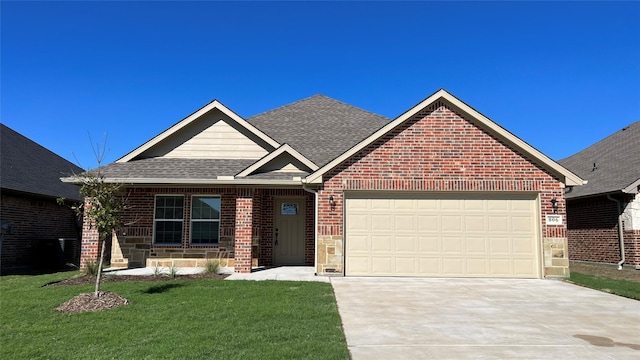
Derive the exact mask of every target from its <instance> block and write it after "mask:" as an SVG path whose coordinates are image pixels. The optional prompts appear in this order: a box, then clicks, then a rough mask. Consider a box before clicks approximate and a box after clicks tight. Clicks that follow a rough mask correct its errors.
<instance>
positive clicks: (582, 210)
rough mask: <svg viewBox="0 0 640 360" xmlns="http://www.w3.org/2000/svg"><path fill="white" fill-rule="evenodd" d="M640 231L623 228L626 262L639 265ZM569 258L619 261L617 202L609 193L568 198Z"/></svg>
mask: <svg viewBox="0 0 640 360" xmlns="http://www.w3.org/2000/svg"><path fill="white" fill-rule="evenodd" d="M639 234H640V231H638V230H626V229H625V230H624V231H623V236H624V243H625V256H626V264H628V265H634V266H635V265H640V236H639ZM567 237H568V242H569V259H570V260H578V261H589V262H598V263H607V264H617V263H618V262H619V261H620V259H621V258H620V255H621V253H620V241H619V239H618V208H617V204H616V203H615V202H613V201H611V200H609V199H607V197H606V196H597V197H591V198H586V199H569V200H568V208H567Z"/></svg>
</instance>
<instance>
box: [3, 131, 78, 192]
mask: <svg viewBox="0 0 640 360" xmlns="http://www.w3.org/2000/svg"><path fill="white" fill-rule="evenodd" d="M82 171H83V170H82V169H81V168H80V167H78V166H76V165H74V164H73V163H71V162H69V161H67V160H65V159H63V158H62V157H60V156H58V155H56V154H55V153H53V152H52V151H50V150H48V149H46V148H44V147H43V146H41V145H38V144H37V143H35V142H34V141H32V140H30V139H28V138H26V137H24V136H23V135H21V134H19V133H17V132H16V131H14V130H12V129H11V128H9V127H7V126H6V125H4V124H0V187H1V188H2V189H3V190H5V189H6V190H14V191H20V192H26V193H31V194H37V195H44V196H50V197H65V198H68V199H71V200H79V199H81V196H80V192H79V188H78V186H76V185H73V184H66V183H63V182H61V181H60V178H61V177H65V176H70V175H72V174H74V173H75V174H79V173H81V172H82Z"/></svg>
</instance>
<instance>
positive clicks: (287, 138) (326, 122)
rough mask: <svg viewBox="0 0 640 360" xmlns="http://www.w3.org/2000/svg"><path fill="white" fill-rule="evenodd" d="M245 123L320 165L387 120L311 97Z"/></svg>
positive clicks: (330, 100)
mask: <svg viewBox="0 0 640 360" xmlns="http://www.w3.org/2000/svg"><path fill="white" fill-rule="evenodd" d="M247 121H248V122H249V123H250V124H252V125H253V126H255V127H257V128H258V129H260V130H262V131H263V132H265V133H266V134H268V135H269V136H271V137H272V138H274V139H275V140H276V141H278V142H280V143H281V144H284V143H287V144H289V145H291V147H292V148H294V149H296V150H297V151H299V152H300V153H301V154H302V155H304V156H305V157H306V158H308V159H309V160H311V161H313V162H314V163H315V164H316V165H318V166H323V165H325V164H326V163H328V162H329V161H331V160H333V159H334V158H336V157H338V156H340V155H341V154H342V153H344V152H345V151H347V150H348V149H349V148H351V147H352V146H354V145H355V144H357V143H358V142H360V141H362V140H364V139H365V138H366V137H367V136H369V135H371V134H372V133H373V132H374V131H376V130H378V129H379V128H381V127H383V126H384V125H386V124H388V123H389V121H390V119H388V118H386V117H384V116H380V115H377V114H374V113H372V112H369V111H366V110H362V109H360V108H357V107H355V106H352V105H348V104H345V103H343V102H340V101H338V100H334V99H331V98H329V97H326V96H324V95H314V96H311V97H309V98H306V99H302V100H300V101H297V102H294V103H292V104H289V105H285V106H282V107H279V108H276V109H273V110H270V111H267V112H264V113H262V114H258V115H255V116H252V117H250V118H248V119H247Z"/></svg>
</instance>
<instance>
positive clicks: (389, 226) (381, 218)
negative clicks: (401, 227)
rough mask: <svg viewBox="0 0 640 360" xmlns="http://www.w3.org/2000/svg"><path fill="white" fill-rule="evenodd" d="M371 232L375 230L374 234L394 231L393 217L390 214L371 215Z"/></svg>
mask: <svg viewBox="0 0 640 360" xmlns="http://www.w3.org/2000/svg"><path fill="white" fill-rule="evenodd" d="M371 230H373V231H374V232H376V231H378V232H379V231H392V230H394V228H393V215H390V214H375V215H371Z"/></svg>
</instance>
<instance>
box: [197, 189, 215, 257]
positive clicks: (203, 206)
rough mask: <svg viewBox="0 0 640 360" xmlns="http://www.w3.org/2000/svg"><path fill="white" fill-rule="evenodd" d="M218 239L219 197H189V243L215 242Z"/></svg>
mask: <svg viewBox="0 0 640 360" xmlns="http://www.w3.org/2000/svg"><path fill="white" fill-rule="evenodd" d="M219 239H220V198H219V197H212V196H194V197H193V198H192V199H191V244H207V245H209V244H217V243H218V240H219Z"/></svg>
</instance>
